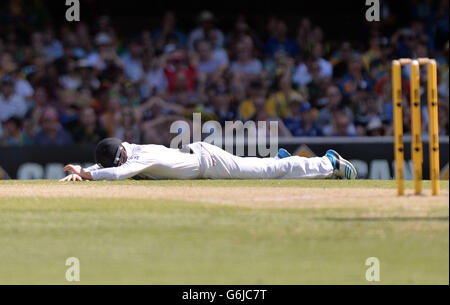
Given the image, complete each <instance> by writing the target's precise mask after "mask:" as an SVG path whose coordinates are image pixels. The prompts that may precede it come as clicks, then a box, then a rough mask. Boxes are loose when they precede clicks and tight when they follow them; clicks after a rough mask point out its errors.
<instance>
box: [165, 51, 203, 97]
mask: <svg viewBox="0 0 450 305" xmlns="http://www.w3.org/2000/svg"><path fill="white" fill-rule="evenodd" d="M195 72H196V70H195V67H193V66H192V65H191V64H190V63H189V61H188V59H187V57H186V55H185V53H184V52H183V51H181V50H177V51H174V52H173V53H171V54H169V58H168V62H167V64H166V67H165V68H164V73H165V75H166V78H167V83H168V92H169V93H173V92H175V89H176V88H175V87H176V86H178V89H180V88H179V85H180V82H178V83H177V82H176V80H177V79H178V80H181V79H183V84H184V86H185V88H184V89H186V90H187V91H193V90H194V85H195ZM184 80H185V82H184Z"/></svg>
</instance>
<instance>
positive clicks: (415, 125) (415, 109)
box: [409, 60, 423, 195]
mask: <svg viewBox="0 0 450 305" xmlns="http://www.w3.org/2000/svg"><path fill="white" fill-rule="evenodd" d="M409 81H410V84H411V85H410V87H411V92H410V99H411V137H412V139H411V158H412V162H413V165H414V193H415V194H416V195H418V194H420V193H421V191H422V158H423V152H422V120H421V117H420V75H419V61H417V60H413V61H412V62H411V75H410V80H409Z"/></svg>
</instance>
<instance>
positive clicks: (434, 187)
mask: <svg viewBox="0 0 450 305" xmlns="http://www.w3.org/2000/svg"><path fill="white" fill-rule="evenodd" d="M427 70H428V71H427V72H428V113H429V128H428V129H429V136H430V143H429V146H430V179H431V193H432V194H433V195H439V128H438V97H437V65H436V60H434V59H433V60H430V62H429V63H428V67H427Z"/></svg>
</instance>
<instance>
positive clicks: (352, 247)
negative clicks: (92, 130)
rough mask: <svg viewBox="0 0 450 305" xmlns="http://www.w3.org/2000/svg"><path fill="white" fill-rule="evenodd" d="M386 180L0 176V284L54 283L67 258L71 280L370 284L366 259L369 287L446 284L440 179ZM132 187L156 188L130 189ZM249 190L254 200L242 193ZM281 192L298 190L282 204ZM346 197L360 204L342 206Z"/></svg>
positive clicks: (444, 184) (444, 185)
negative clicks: (403, 192) (417, 184)
mask: <svg viewBox="0 0 450 305" xmlns="http://www.w3.org/2000/svg"><path fill="white" fill-rule="evenodd" d="M395 187H396V186H395V182H394V181H369V180H356V181H340V180H287V181H280V180H266V181H259V180H258V181H256V180H252V181H250V180H229V181H227V180H220V181H211V180H198V181H121V182H82V183H66V182H65V183H60V182H56V181H44V180H39V181H0V284H22V283H25V284H50V283H52V284H66V283H68V282H67V281H66V279H65V273H66V270H67V268H68V267H67V266H65V261H66V259H67V258H68V257H77V258H78V259H79V260H80V271H81V273H80V275H81V281H80V282H79V283H81V284H126V283H132V284H372V283H369V282H367V281H366V279H365V273H366V269H367V268H368V266H366V265H365V261H366V259H367V258H368V257H377V258H378V259H379V261H380V267H381V268H380V271H381V272H380V276H381V281H380V282H379V283H381V284H448V283H449V205H448V202H449V201H448V190H449V184H448V181H441V190H442V193H443V194H442V195H441V196H439V197H434V198H433V197H431V196H430V195H429V192H430V191H429V187H430V184H429V181H424V188H425V190H424V193H425V194H426V195H423V196H419V197H417V196H411V195H409V196H405V197H402V198H400V197H397V196H395ZM406 187H407V188H408V189H409V190H408V192H409V193H411V192H412V190H411V189H410V188H411V187H412V183H411V182H410V181H407V182H406ZM96 189H98V190H99V191H98V192H99V193H96V192H95V190H96ZM143 189H144V190H145V191H147V192H152V191H153V190H154V191H155V192H158V194H157V196H156V197H155V198H150V199H148V198H143V197H145V196H138V192H140V191H142V190H143ZM46 190H50V191H51V194H49V192H45V191H46ZM180 192H181V193H180ZM220 192H224V193H225V194H227V193H228V194H229V196H222V195H220V194H222V193H220ZM258 192H261V194H262V195H261V196H265V198H262V199H261V198H259V197H258V198H256V199H255V200H253V199H252V198H253V197H252V196H254V195H253V194H257V193H258ZM334 192H340V193H339V196H337V195H336V198H334V196H333V194H334ZM286 193H287V194H288V196H290V195H289V194H292V196H298V197H295V198H294V199H295V200H292V201H290V203H289V205H283V203H284V200H287V197H286V198H285V197H283V196H284V194H286ZM365 193H367V198H366V197H365ZM74 194H75V195H74ZM76 194H79V195H76ZM90 194H93V195H92V196H90ZM183 194H186V200H181V199H179V198H180V197H182V195H183ZM197 194H198V195H197ZM218 194H219V195H218ZM265 194H271V196H266V195H265ZM345 194H347V195H345ZM377 194H378V195H379V196H385V197H381V199H380V198H377ZM384 194H388V195H384ZM94 195H95V196H94ZM219 196H222V197H223V198H219ZM302 196H304V200H305V202H306V204H303V205H298V206H296V201H297V199H296V198H299V200H298V201H299V203H301V201H302V200H303V199H302V198H303V197H302ZM314 196H319V197H317V204H316V203H315V200H316V199H315V198H316V197H314ZM320 196H321V197H320ZM326 196H329V197H330V198H329V199H326ZM345 196H348V197H347V198H346V197H345ZM351 196H359V197H357V198H360V199H358V200H360V201H361V205H358V204H357V202H358V200H356V201H355V200H353V201H352V202H351V204H349V205H347V199H348V200H351V199H352V198H351ZM371 196H372V197H371ZM94 197H96V198H94ZM166 197H167V198H166ZM174 198H178V199H174ZM280 198H281V199H280ZM283 198H284V199H283ZM219 199H223V202H222V200H219ZM328 203H329V205H328ZM278 204H280V207H277V205H278Z"/></svg>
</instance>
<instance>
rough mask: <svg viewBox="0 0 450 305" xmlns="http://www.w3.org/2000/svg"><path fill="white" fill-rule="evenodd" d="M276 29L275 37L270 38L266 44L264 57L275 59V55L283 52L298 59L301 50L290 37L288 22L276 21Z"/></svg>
mask: <svg viewBox="0 0 450 305" xmlns="http://www.w3.org/2000/svg"><path fill="white" fill-rule="evenodd" d="M275 29H276V30H275V32H274V34H275V36H272V37H269V39H268V40H267V41H266V43H265V44H264V55H265V56H266V57H274V56H275V54H277V53H279V52H282V53H285V54H287V55H288V56H289V57H292V58H295V57H297V55H298V54H299V48H298V45H297V43H296V42H295V40H294V39H292V38H291V37H288V27H287V24H286V22H285V21H283V20H281V19H278V20H277V21H276V27H275Z"/></svg>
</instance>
